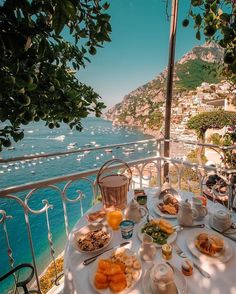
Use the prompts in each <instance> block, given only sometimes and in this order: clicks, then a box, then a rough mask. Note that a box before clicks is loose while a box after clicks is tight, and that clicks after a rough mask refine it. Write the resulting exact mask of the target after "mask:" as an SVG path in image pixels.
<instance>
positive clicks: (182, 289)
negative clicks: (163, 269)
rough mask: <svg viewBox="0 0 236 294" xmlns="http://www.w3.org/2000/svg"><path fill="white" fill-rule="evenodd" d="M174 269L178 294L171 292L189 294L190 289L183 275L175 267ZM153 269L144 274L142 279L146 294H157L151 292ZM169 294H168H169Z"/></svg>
mask: <svg viewBox="0 0 236 294" xmlns="http://www.w3.org/2000/svg"><path fill="white" fill-rule="evenodd" d="M172 267H173V269H174V283H175V286H176V293H173V291H172V292H171V294H187V293H188V287H187V282H186V280H185V278H184V276H183V274H182V273H181V272H180V271H179V270H178V269H177V268H176V267H174V266H172ZM151 269H152V267H150V268H149V269H148V270H147V271H146V272H145V274H144V276H143V279H142V285H143V291H144V294H155V293H153V292H152V290H151V284H150V272H151ZM167 294H168V293H167Z"/></svg>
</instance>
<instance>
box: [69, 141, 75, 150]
mask: <svg viewBox="0 0 236 294" xmlns="http://www.w3.org/2000/svg"><path fill="white" fill-rule="evenodd" d="M76 147H77V143H76V142H73V143H70V144H69V145H68V146H67V149H68V150H69V149H74V148H76Z"/></svg>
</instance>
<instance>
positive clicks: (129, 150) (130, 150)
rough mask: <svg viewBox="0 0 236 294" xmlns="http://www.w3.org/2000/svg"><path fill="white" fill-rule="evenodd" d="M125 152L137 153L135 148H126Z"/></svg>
mask: <svg viewBox="0 0 236 294" xmlns="http://www.w3.org/2000/svg"><path fill="white" fill-rule="evenodd" d="M124 151H125V152H130V153H132V152H134V151H135V149H134V148H125V149H124Z"/></svg>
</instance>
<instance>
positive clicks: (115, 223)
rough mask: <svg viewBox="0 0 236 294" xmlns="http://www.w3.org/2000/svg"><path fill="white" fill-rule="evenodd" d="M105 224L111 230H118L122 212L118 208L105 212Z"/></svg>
mask: <svg viewBox="0 0 236 294" xmlns="http://www.w3.org/2000/svg"><path fill="white" fill-rule="evenodd" d="M106 218H107V224H108V225H109V227H111V228H112V230H118V229H119V228H120V227H119V226H120V223H121V222H122V220H123V215H122V211H121V210H120V209H119V208H112V209H109V210H108V211H107V216H106Z"/></svg>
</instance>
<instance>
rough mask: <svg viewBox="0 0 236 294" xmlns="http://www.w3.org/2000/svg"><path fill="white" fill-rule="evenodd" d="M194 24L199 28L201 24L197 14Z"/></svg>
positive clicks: (200, 18) (199, 16)
mask: <svg viewBox="0 0 236 294" xmlns="http://www.w3.org/2000/svg"><path fill="white" fill-rule="evenodd" d="M195 23H196V25H197V26H200V25H201V23H202V17H201V15H200V14H198V15H197V16H196V18H195Z"/></svg>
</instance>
